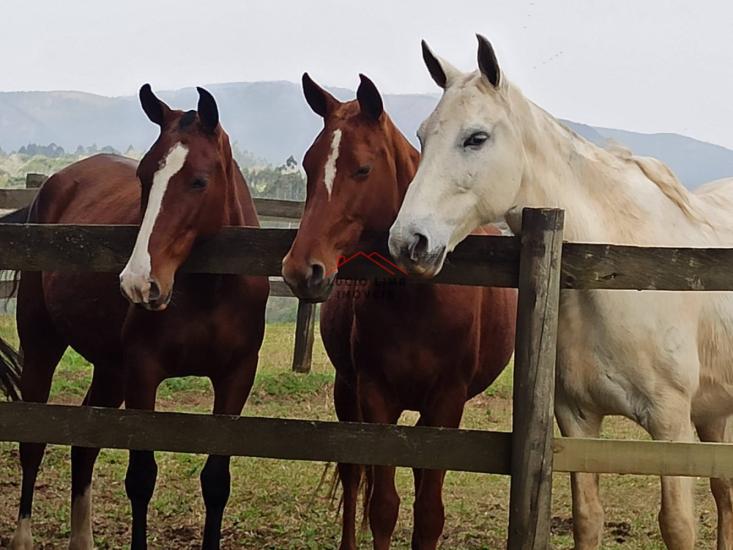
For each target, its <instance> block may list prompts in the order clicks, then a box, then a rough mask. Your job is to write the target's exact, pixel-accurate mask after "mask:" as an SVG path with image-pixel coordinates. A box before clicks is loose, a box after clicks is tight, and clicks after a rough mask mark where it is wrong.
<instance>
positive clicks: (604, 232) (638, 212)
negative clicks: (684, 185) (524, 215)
mask: <svg viewBox="0 0 733 550" xmlns="http://www.w3.org/2000/svg"><path fill="white" fill-rule="evenodd" d="M510 94H511V95H510V97H511V102H512V111H513V112H515V113H519V114H520V116H521V117H522V121H521V126H522V130H521V134H522V142H523V144H524V151H525V156H526V159H525V172H524V175H523V178H522V184H521V187H520V192H519V195H520V196H519V197H518V199H519V200H518V204H521V205H523V206H536V207H540V206H544V207H548V206H549V207H556V208H562V209H564V210H565V229H564V235H565V238H566V239H567V240H573V241H587V242H593V241H595V242H610V243H616V244H650V245H653V244H656V245H663V244H667V243H677V244H680V243H684V242H688V241H689V240H690V233H691V225H694V223H693V222H694V220H693V219H692V218H691V216H690V214H689V212H685V211H684V209H683V208H681V207H680V205H679V204H675V202H674V201H673V200H671V199H670V197H669V196H667V195H666V194H665V193H664V192H663V191H662V190H661V189H660V187H659V186H658V185H657V184H656V183H654V182H653V181H651V180H650V179H649V178H648V177H647V176H646V174H645V173H644V171H643V170H642V169H640V165H639V164H638V163H637V162H636V161H634V160H633V159H632V158H631V157H630V155H629V156H627V157H623V156H620V155H618V154H615V153H613V152H610V151H607V150H605V149H602V148H600V147H597V146H596V145H594V144H592V143H590V142H588V141H586V140H585V139H583V138H581V137H580V136H578V135H576V134H575V133H574V132H572V131H570V130H568V129H567V128H565V127H564V126H563V125H561V124H560V123H559V122H558V121H557V120H556V119H555V118H553V117H552V116H551V115H549V114H548V113H546V112H545V111H544V110H542V109H540V108H539V107H537V106H536V105H534V104H533V103H531V102H530V101H529V100H527V99H526V98H524V96H522V94H521V92H519V91H518V90H517V89H516V88H514V87H512V88H511V92H510ZM680 196H681V197H682V198H683V199H684V200H691V199H690V197H689V195H688V194H687V191H685V190H681V195H680ZM693 232H694V231H693Z"/></svg>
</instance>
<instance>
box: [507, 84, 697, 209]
mask: <svg viewBox="0 0 733 550" xmlns="http://www.w3.org/2000/svg"><path fill="white" fill-rule="evenodd" d="M513 89H514V90H517V91H518V88H516V86H513ZM519 94H520V96H521V97H522V98H523V99H524V101H526V102H528V103H529V104H530V105H531V106H532V107H534V108H535V109H536V110H538V111H539V112H541V113H542V114H543V115H544V116H545V117H547V118H548V119H549V120H550V121H552V122H554V123H555V125H556V127H560V128H561V129H562V130H564V131H565V132H566V133H567V134H569V136H570V137H571V139H574V140H577V141H580V142H582V143H584V144H586V145H587V146H589V147H591V148H592V149H594V150H596V151H601V152H603V153H606V154H608V155H611V158H614V159H617V160H620V161H622V162H625V163H631V164H634V165H636V167H638V168H639V170H641V172H642V174H644V176H646V178H647V179H648V180H649V181H651V182H652V183H654V185H656V186H657V188H658V189H659V190H660V191H661V192H662V193H664V196H666V197H667V198H668V199H669V200H670V201H672V203H673V204H674V205H675V206H676V207H677V208H679V209H680V210H681V211H682V213H683V214H685V216H687V217H688V218H689V219H691V220H694V221H698V222H703V223H705V219H704V216H703V215H702V214H700V212H699V211H698V210H697V209H696V208H695V206H694V204H693V203H692V201H691V200H690V192H689V191H688V190H687V189H686V188H685V186H684V185H682V183H681V182H680V180H679V179H678V178H677V176H676V175H675V174H674V172H673V171H672V169H671V168H669V166H667V165H666V164H665V163H663V162H662V161H661V160H659V159H657V158H654V157H643V156H638V155H635V154H634V153H633V152H632V151H631V150H630V149H629V148H628V147H626V146H624V145H622V144H620V143H618V142H617V141H615V140H609V141H608V142H607V143H606V144H605V146H600V145H596V144H595V143H592V142H591V141H589V140H587V139H586V138H585V137H583V136H581V135H580V134H578V133H577V132H576V131H575V130H573V129H572V128H569V127H568V126H567V125H566V124H564V123H563V122H562V121H560V120H558V119H557V118H556V117H555V116H554V115H552V114H551V113H548V112H547V111H546V110H545V109H543V108H542V107H540V106H538V105H537V104H535V103H534V102H532V101H531V100H529V99H527V98H526V97H525V96H524V95H523V94H522V93H521V91H519ZM601 159H602V157H599V159H598V160H601Z"/></svg>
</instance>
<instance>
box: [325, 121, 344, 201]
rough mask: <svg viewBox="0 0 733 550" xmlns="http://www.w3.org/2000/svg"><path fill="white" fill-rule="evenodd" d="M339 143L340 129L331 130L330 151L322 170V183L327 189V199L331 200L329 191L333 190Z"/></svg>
mask: <svg viewBox="0 0 733 550" xmlns="http://www.w3.org/2000/svg"><path fill="white" fill-rule="evenodd" d="M340 145H341V130H335V131H334V132H333V138H332V139H331V152H330V153H329V155H328V160H326V168H325V171H324V177H323V183H324V184H325V185H326V191H328V200H331V191H333V180H335V179H336V160H337V159H338V158H339V146H340Z"/></svg>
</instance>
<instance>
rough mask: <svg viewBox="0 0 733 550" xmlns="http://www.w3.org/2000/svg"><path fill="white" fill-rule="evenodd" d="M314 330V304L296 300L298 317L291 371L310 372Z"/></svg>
mask: <svg viewBox="0 0 733 550" xmlns="http://www.w3.org/2000/svg"><path fill="white" fill-rule="evenodd" d="M315 329H316V304H312V303H309V302H304V301H302V300H298V316H297V319H296V322H295V350H294V351H293V370H294V371H295V372H303V373H305V372H310V370H311V358H312V356H313V340H314V339H315Z"/></svg>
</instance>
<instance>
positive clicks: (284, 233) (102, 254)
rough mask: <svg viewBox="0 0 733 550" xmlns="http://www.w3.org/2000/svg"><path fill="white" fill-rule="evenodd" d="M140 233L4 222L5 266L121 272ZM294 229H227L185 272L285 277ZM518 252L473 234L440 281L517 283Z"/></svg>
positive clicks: (376, 244)
mask: <svg viewBox="0 0 733 550" xmlns="http://www.w3.org/2000/svg"><path fill="white" fill-rule="evenodd" d="M136 233H137V228H136V227H134V226H114V225H86V226H84V225H42V224H0V269H20V270H28V271H96V272H115V273H117V272H119V271H121V270H122V268H123V267H124V265H125V264H126V263H127V259H128V257H129V255H130V253H131V251H132V246H133V243H134V240H135V235H136ZM295 233H296V230H294V229H255V228H244V227H236V228H235V227H229V228H225V229H224V230H222V231H221V233H220V234H218V235H217V236H216V237H214V238H211V239H208V240H207V241H205V242H202V243H199V244H198V245H197V246H196V247H195V250H194V251H193V252H192V254H191V257H190V258H189V260H188V261H187V262H186V264H185V265H184V266H183V270H184V271H190V272H198V273H246V274H249V275H267V276H279V275H280V273H281V270H282V258H283V257H284V256H285V254H286V253H287V251H288V250H289V249H290V245H291V243H292V241H293V238H294V237H295ZM386 243H387V234H386V233H385V234H379V235H370V234H367V235H365V237H364V240H363V241H362V242H361V243H359V245H358V248H357V249H358V250H362V251H367V252H378V253H380V254H382V255H384V256H385V257H387V258H388V257H389V253H388V252H387V250H386V248H387V247H386ZM518 258H519V241H518V239H517V238H516V237H478V236H472V237H469V238H468V239H466V241H464V242H463V243H461V245H460V246H459V247H458V248H457V249H456V251H455V252H454V253H453V254H452V255H451V257H450V258H449V260H448V261H447V262H446V266H445V268H444V270H443V272H441V274H440V275H439V276H438V277H437V278H436V279H435V280H434V281H435V282H440V283H455V284H484V285H487V286H516V284H517V271H518ZM339 277H340V278H347V279H362V278H373V277H379V278H382V279H383V278H385V277H389V276H388V275H386V274H385V272H384V271H383V270H382V269H380V268H379V267H378V266H377V265H376V264H374V263H373V262H371V261H369V260H367V259H363V258H360V259H357V260H354V261H351V262H349V263H348V264H347V265H345V266H344V267H343V268H342V269H341V270H340V271H339ZM425 284H431V283H425Z"/></svg>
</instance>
